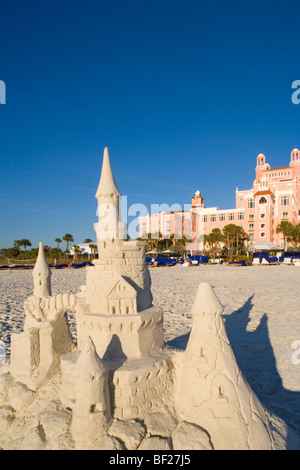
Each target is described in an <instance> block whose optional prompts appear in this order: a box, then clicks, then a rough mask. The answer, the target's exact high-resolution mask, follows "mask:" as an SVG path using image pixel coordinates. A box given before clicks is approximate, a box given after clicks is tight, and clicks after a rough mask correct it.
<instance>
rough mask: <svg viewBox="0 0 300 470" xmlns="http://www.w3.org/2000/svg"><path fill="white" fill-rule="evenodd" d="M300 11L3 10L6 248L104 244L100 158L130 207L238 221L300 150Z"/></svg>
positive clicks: (88, 0)
mask: <svg viewBox="0 0 300 470" xmlns="http://www.w3.org/2000/svg"><path fill="white" fill-rule="evenodd" d="M299 18H300V2H299V0H294V1H290V0H286V1H283V0H281V1H278V0H272V1H271V0H259V1H258V0H251V2H250V1H249V0H247V1H244V0H236V1H231V0H227V1H226V2H225V1H218V0H216V1H210V2H208V1H205V2H203V1H201V0H194V1H192V0H182V1H176V0H171V1H169V0H160V1H157V0H149V1H147V0H123V1H121V0H118V1H117V0H85V1H84V2H83V1H77V0H60V1H58V0H51V1H49V0H43V1H40V0H36V1H33V0H26V1H20V0H18V1H15V0H9V1H3V0H1V16H0V38H1V41H0V59H1V60H0V80H4V81H5V83H6V89H7V97H6V101H7V104H6V105H0V154H1V170H0V173H1V181H0V223H1V225H0V248H2V247H9V246H12V245H13V242H14V240H15V239H21V238H28V239H29V240H31V242H32V244H33V246H37V244H38V241H39V240H41V241H43V242H44V243H45V244H48V245H50V246H55V243H54V239H55V238H57V237H61V238H62V237H63V235H64V234H65V233H67V232H68V233H71V234H72V235H73V236H74V238H75V242H76V243H80V242H82V241H83V240H84V238H87V237H88V238H92V239H95V236H94V231H93V223H94V222H96V199H95V197H94V195H95V192H96V189H97V185H98V182H99V176H100V170H101V164H102V154H103V149H104V147H105V146H107V147H108V148H109V152H110V157H111V163H112V167H113V170H114V173H115V177H116V180H117V183H118V186H119V189H120V191H121V193H122V194H124V195H126V196H127V197H128V204H129V205H130V204H134V203H142V204H145V205H146V206H147V207H148V208H149V209H150V204H151V203H168V204H173V203H180V204H182V205H183V204H188V203H190V198H191V196H192V195H193V194H194V192H195V190H197V189H199V190H200V191H201V193H202V194H203V196H204V197H205V201H206V206H218V207H220V208H224V209H226V208H231V207H234V204H235V188H236V186H238V187H239V188H240V189H247V188H250V187H251V186H252V182H253V179H254V176H255V173H254V167H255V164H256V156H257V154H258V153H260V152H262V153H264V154H265V155H266V156H267V161H268V163H270V165H271V166H272V167H276V166H282V165H288V164H289V161H290V152H291V150H292V149H293V148H294V147H298V148H299V147H300V105H294V104H293V103H292V101H291V95H292V89H291V85H292V82H293V81H294V80H299V79H300V49H299Z"/></svg>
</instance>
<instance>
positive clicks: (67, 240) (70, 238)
mask: <svg viewBox="0 0 300 470" xmlns="http://www.w3.org/2000/svg"><path fill="white" fill-rule="evenodd" d="M63 240H64V241H65V242H67V249H66V251H69V244H70V243H71V242H73V241H74V238H73V235H71V234H70V233H66V234H65V236H64V237H63Z"/></svg>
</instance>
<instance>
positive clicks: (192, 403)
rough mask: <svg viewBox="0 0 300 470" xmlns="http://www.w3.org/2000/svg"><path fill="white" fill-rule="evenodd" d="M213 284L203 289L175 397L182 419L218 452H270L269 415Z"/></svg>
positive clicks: (206, 284)
mask: <svg viewBox="0 0 300 470" xmlns="http://www.w3.org/2000/svg"><path fill="white" fill-rule="evenodd" d="M222 311H223V307H222V305H221V304H220V302H219V301H218V299H217V297H216V295H215V293H214V291H213V289H212V287H211V285H210V284H209V283H207V282H202V283H201V284H200V285H199V288H198V291H197V294H196V299H195V302H194V304H193V307H192V310H191V312H192V314H193V326H192V331H191V335H190V338H189V342H188V345H187V349H186V351H185V355H184V361H183V364H182V368H181V373H180V378H179V383H178V389H177V393H176V402H177V405H176V407H177V412H178V413H179V416H180V418H181V419H183V420H185V421H189V422H191V423H196V424H199V425H200V426H201V427H203V428H204V429H205V430H206V431H207V432H208V433H209V435H210V437H211V440H212V442H213V444H214V448H215V449H216V450H222V449H223V450H224V449H240V450H241V449H270V448H271V440H270V431H269V429H268V423H267V419H266V413H265V410H264V409H263V407H262V405H261V404H260V402H259V400H258V399H257V397H256V396H255V394H254V393H253V392H252V390H251V389H250V387H249V385H248V384H247V382H246V381H245V379H244V378H243V376H242V373H241V371H240V369H239V367H238V365H237V362H236V359H235V356H234V353H233V351H232V348H231V346H230V343H229V340H228V337H227V334H226V330H225V325H224V322H223V318H222V315H221V314H222Z"/></svg>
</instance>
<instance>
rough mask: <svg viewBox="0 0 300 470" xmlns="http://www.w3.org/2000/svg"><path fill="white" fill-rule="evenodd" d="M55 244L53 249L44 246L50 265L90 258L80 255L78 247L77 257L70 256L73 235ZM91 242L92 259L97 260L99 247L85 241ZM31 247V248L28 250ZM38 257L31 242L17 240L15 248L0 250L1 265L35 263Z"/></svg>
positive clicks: (60, 239)
mask: <svg viewBox="0 0 300 470" xmlns="http://www.w3.org/2000/svg"><path fill="white" fill-rule="evenodd" d="M63 240H64V241H65V242H66V250H65V251H63V250H62V249H61V248H60V244H61V243H62V241H63ZM54 242H55V243H56V245H57V246H56V247H53V248H52V247H51V246H48V245H44V252H45V255H46V259H47V261H48V263H49V264H53V263H54V262H55V260H56V263H57V264H61V263H64V264H65V263H67V264H70V263H72V262H73V261H75V260H78V259H82V260H86V259H87V258H88V257H89V256H88V255H82V254H79V253H80V249H79V247H78V246H76V245H75V246H74V251H75V256H74V257H73V256H68V253H69V246H70V243H72V242H74V238H73V235H71V234H70V233H67V234H65V235H64V237H62V238H55V240H54ZM89 242H90V245H89V246H90V248H91V249H92V258H95V257H96V249H97V245H95V244H93V240H91V239H90V238H86V239H85V241H84V243H89ZM29 247H31V248H30V249H28V248H29ZM22 248H24V249H22ZM37 255H38V247H36V248H32V244H31V242H30V240H28V239H22V240H15V241H14V246H13V247H11V248H2V249H0V264H2V265H3V264H11V263H13V262H15V261H16V262H17V263H18V264H22V263H21V261H32V263H34V262H35V260H36V258H37Z"/></svg>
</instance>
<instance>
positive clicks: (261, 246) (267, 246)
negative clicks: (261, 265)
mask: <svg viewBox="0 0 300 470" xmlns="http://www.w3.org/2000/svg"><path fill="white" fill-rule="evenodd" d="M247 249H248V251H252V250H253V251H284V249H283V248H281V247H280V246H278V245H275V244H274V243H272V242H257V243H253V245H249V246H248V248H247Z"/></svg>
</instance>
